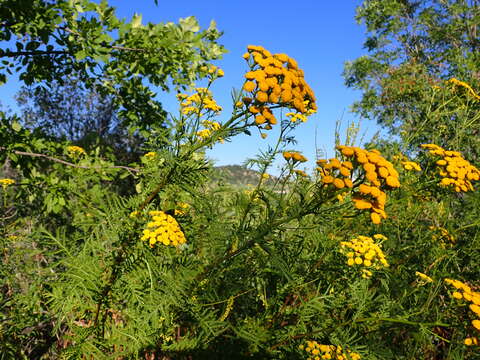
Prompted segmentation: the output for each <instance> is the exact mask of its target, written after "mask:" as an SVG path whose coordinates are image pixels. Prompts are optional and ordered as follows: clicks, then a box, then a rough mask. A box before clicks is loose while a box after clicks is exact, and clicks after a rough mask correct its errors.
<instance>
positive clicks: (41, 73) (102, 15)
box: [0, 0, 224, 126]
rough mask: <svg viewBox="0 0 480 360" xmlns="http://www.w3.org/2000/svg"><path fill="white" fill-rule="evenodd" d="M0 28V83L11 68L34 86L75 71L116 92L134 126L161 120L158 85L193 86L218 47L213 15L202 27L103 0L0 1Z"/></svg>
mask: <svg viewBox="0 0 480 360" xmlns="http://www.w3.org/2000/svg"><path fill="white" fill-rule="evenodd" d="M0 29H1V32H0V42H1V44H2V48H1V49H0V59H1V60H2V63H1V66H0V81H1V82H5V81H6V79H7V77H8V76H9V75H11V74H13V73H16V74H18V76H19V79H20V80H21V81H23V82H24V83H25V84H26V85H37V86H49V84H51V83H52V82H53V81H57V82H62V81H64V80H65V78H66V77H68V76H75V77H76V78H78V79H79V80H80V81H82V82H83V83H84V84H85V86H86V87H87V88H95V89H96V91H98V92H100V93H101V94H103V95H107V94H108V95H112V96H114V99H115V103H116V106H117V107H119V108H120V109H121V111H122V114H123V116H124V117H125V118H127V119H129V120H130V121H131V122H132V123H134V124H135V125H137V126H140V124H141V125H142V126H147V125H149V124H155V123H158V122H162V121H163V120H164V114H163V113H162V111H161V104H160V103H159V102H158V101H156V100H155V92H154V90H155V89H156V88H159V89H162V90H168V89H169V88H170V87H171V86H175V87H185V86H188V85H191V84H192V83H193V82H194V81H195V80H197V79H198V78H200V77H202V76H205V75H206V71H207V70H206V66H205V65H206V64H207V63H208V61H210V60H214V59H218V58H219V57H220V56H221V55H222V54H223V52H224V49H223V47H222V46H221V45H219V44H218V43H217V39H218V38H219V36H220V35H221V34H220V32H219V31H217V29H216V27H215V23H214V22H212V23H211V25H210V27H209V28H208V29H206V30H201V29H200V26H199V24H198V22H197V21H196V19H195V18H194V17H189V18H185V19H181V20H180V22H179V24H174V23H166V24H165V23H158V24H153V23H147V24H143V23H142V16H141V15H135V16H134V17H133V18H132V19H131V20H130V21H129V22H128V21H126V20H124V19H119V18H117V17H116V15H115V9H114V8H113V7H112V6H109V5H108V3H107V2H106V1H101V2H100V3H97V2H94V1H90V0H75V1H67V0H6V1H2V2H1V3H0ZM179 44H181V46H179Z"/></svg>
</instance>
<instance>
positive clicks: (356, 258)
mask: <svg viewBox="0 0 480 360" xmlns="http://www.w3.org/2000/svg"><path fill="white" fill-rule="evenodd" d="M373 238H374V239H375V240H386V239H387V238H386V237H385V236H383V235H381V234H375V235H373ZM340 246H341V248H342V250H341V252H342V253H343V254H344V255H345V256H346V257H347V258H348V260H347V265H348V266H354V265H359V266H360V265H362V266H363V267H365V268H367V269H362V277H363V278H369V277H371V276H372V272H371V271H370V270H368V268H373V269H380V268H381V267H388V266H389V265H388V262H387V260H386V259H385V255H384V254H383V251H382V248H381V245H379V244H376V243H375V241H374V240H373V239H372V238H371V237H368V236H362V235H359V236H358V237H356V238H353V239H352V240H350V241H342V242H341V243H340Z"/></svg>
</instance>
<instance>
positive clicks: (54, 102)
mask: <svg viewBox="0 0 480 360" xmlns="http://www.w3.org/2000/svg"><path fill="white" fill-rule="evenodd" d="M16 100H17V104H18V105H19V107H20V111H21V115H20V118H21V122H22V125H24V126H25V127H26V128H29V129H31V130H39V131H41V132H43V133H45V134H46V135H48V136H51V137H54V138H57V139H59V140H68V141H71V142H74V143H76V144H78V145H80V146H83V147H86V148H92V147H94V146H100V151H101V153H102V154H104V153H105V152H109V153H113V154H115V158H116V159H117V161H120V162H123V163H129V162H132V161H136V160H138V157H139V155H140V151H141V146H142V144H144V142H145V140H146V139H145V137H143V136H141V135H140V134H139V133H138V132H129V131H128V126H127V125H126V124H125V123H126V119H125V118H122V117H120V116H119V114H118V110H117V108H116V105H115V98H114V96H113V95H107V96H104V95H102V94H100V93H99V92H97V91H96V90H95V89H92V90H90V89H86V88H85V86H84V84H83V83H82V82H81V81H79V80H78V79H75V78H69V79H67V80H65V81H63V82H61V83H60V82H54V83H53V84H52V86H51V87H50V88H49V89H47V88H44V87H36V88H33V87H22V88H21V89H20V91H19V92H18V94H17V95H16Z"/></svg>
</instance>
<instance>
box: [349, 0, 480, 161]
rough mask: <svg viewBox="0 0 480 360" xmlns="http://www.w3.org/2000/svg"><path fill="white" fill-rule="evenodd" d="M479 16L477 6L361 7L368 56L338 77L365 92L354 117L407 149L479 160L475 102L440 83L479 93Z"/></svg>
mask: <svg viewBox="0 0 480 360" xmlns="http://www.w3.org/2000/svg"><path fill="white" fill-rule="evenodd" d="M479 14H480V6H479V4H478V2H477V1H465V0H458V1H456V0H455V1H436V0H435V1H410V0H408V1H400V0H388V1H383V0H382V1H378V0H366V1H364V2H363V4H362V5H361V6H360V7H359V8H358V10H357V20H358V22H360V23H363V24H364V25H365V26H366V30H367V36H368V37H367V40H366V41H365V43H364V47H365V48H366V49H367V51H368V53H369V55H367V56H362V57H360V58H358V59H356V60H354V61H352V62H348V63H347V64H346V66H345V71H344V76H345V83H346V85H347V86H349V87H353V88H355V89H359V90H361V91H362V93H363V95H362V98H361V100H360V101H358V102H356V103H355V104H354V105H353V111H354V112H356V113H358V114H360V115H361V116H362V117H366V118H370V119H375V120H377V121H378V123H379V124H381V125H384V126H386V128H387V129H389V130H390V131H391V133H392V134H394V135H398V136H400V137H401V139H402V141H403V142H404V143H405V146H407V147H409V149H410V150H411V149H412V148H413V149H415V147H416V146H418V145H419V144H421V143H425V142H437V143H439V144H441V145H442V146H446V147H452V148H456V149H459V150H462V151H465V152H468V153H469V154H472V155H471V156H472V157H471V158H472V159H474V160H476V159H478V157H479V154H478V149H479V144H478V141H477V139H478V136H477V135H478V134H479V127H478V106H479V104H480V101H479V100H480V99H479V98H475V97H472V96H471V94H470V96H469V95H468V94H467V93H466V92H465V91H463V90H462V89H452V87H450V86H448V85H447V84H448V83H446V80H449V79H451V78H457V79H459V80H461V81H463V82H465V83H467V84H469V85H470V86H471V87H472V88H473V89H476V92H477V93H478V89H480V83H479V82H478V76H477V74H478V72H479V64H480V58H479V54H480V51H479V50H480V42H479V41H478V34H477V33H478V27H479V26H480V21H479ZM431 129H436V130H437V131H435V132H433V131H430V130H431ZM472 135H473V136H472Z"/></svg>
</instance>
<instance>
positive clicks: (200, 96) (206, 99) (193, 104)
mask: <svg viewBox="0 0 480 360" xmlns="http://www.w3.org/2000/svg"><path fill="white" fill-rule="evenodd" d="M195 91H196V93H195V94H192V95H190V96H189V95H187V94H178V95H177V98H178V99H179V100H180V101H181V103H180V106H181V108H182V114H184V115H190V114H197V115H201V114H202V111H203V110H206V112H207V113H208V112H210V111H211V112H213V113H215V114H218V113H220V112H221V111H222V107H221V106H219V105H218V104H217V103H216V102H215V100H214V99H213V95H212V92H211V91H210V90H208V89H207V88H196V89H195Z"/></svg>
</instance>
